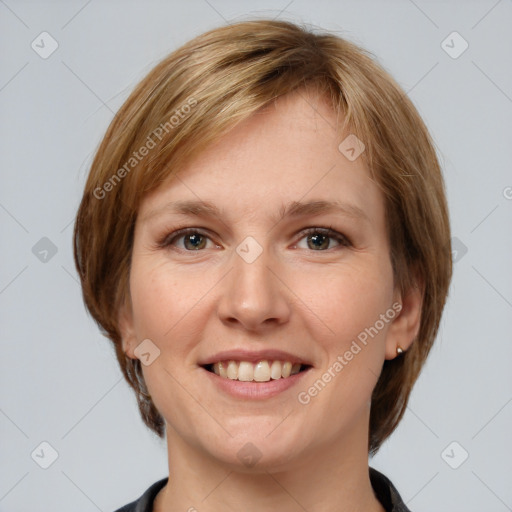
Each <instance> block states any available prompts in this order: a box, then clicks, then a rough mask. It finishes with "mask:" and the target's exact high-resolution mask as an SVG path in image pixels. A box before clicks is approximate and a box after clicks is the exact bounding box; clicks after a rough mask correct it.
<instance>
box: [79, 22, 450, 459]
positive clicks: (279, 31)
mask: <svg viewBox="0 0 512 512" xmlns="http://www.w3.org/2000/svg"><path fill="white" fill-rule="evenodd" d="M306 85H314V86H318V87H319V88H320V90H321V91H322V92H323V94H324V95H325V96H326V97H327V99H328V100H329V101H330V104H332V107H333V109H334V110H335V112H336V113H337V114H338V115H339V117H338V118H339V119H343V120H344V125H343V129H344V130H345V129H348V130H350V133H352V134H355V135H356V136H357V137H358V138H359V139H360V140H361V141H363V142H364V144H365V146H366V149H365V151H364V153H363V155H362V157H363V158H364V159H365V163H366V165H367V167H368V169H369V171H370V173H371V175H372V177H373V178H374V180H375V181H376V183H377V184H378V185H379V186H380V187H381V189H382V191H383V194H384V198H385V205H386V226H387V229H388V234H389V240H390V247H391V249H390V258H391V262H392V265H393V271H394V278H395V283H396V285H397V286H398V287H399V288H400V289H401V291H403V292H405V291H406V290H408V289H409V288H410V287H411V286H414V285H415V282H416V281H415V280H416V279H418V280H420V281H421V282H422V283H423V284H422V286H424V297H423V304H422V315H421V325H420V329H419V333H418V336H417V339H416V340H415V342H414V343H413V344H412V345H411V347H410V349H409V350H408V351H407V352H406V353H404V354H403V355H402V356H401V357H397V358H395V359H393V360H389V361H385V363H384V367H383V371H382V373H381V375H380V378H379V380H378V382H377V384H376V387H375V389H374V392H373V395H372V406H371V413H370V430H369V443H368V449H369V451H370V452H376V451H377V450H378V448H379V447H380V445H381V443H382V442H383V441H384V440H385V439H386V438H387V437H388V436H389V435H390V434H391V432H392V431H393V430H394V429H395V428H396V426H397V425H398V423H399V421H400V419H401V418H402V416H403V414H404V412H405V409H406V406H407V401H408V398H409V395H410V392H411V389H412V386H413V384H414V382H415V381H416V379H417V377H418V375H419V373H420V370H421V368H422V366H423V363H424V362H425V360H426V358H427V355H428V353H429V350H430V348H431V346H432V343H433V341H434V339H435V336H436V333H437V330H438V327H439V322H440V319H441V314H442V310H443V308H444V304H445V301H446V296H447V293H448V287H449V282H450V279H451V272H452V261H451V247H450V228H449V220H448V212H447V205H446V198H445V192H444V183H443V179H442V175H441V170H440V166H439V163H438V160H437V157H436V152H435V149H434V146H433V143H432V140H431V138H430V135H429V133H428V130H427V128H426V126H425V124H424V123H423V121H422V119H421V117H420V116H419V114H418V112H417V110H416V109H415V107H414V106H413V104H412V103H411V101H410V100H409V99H408V97H407V96H406V95H405V93H404V91H403V90H402V89H401V87H400V86H399V85H398V84H397V83H396V82H395V81H394V79H393V78H392V77H391V76H390V75H389V74H388V73H387V72H386V71H385V70H384V69H383V68H382V67H381V66H379V65H378V64H377V63H376V62H375V59H374V58H373V57H372V56H371V54H369V53H368V52H366V51H365V50H363V49H361V48H359V47H358V46H356V45H354V44H353V43H351V42H349V41H347V40H345V39H343V38H341V37H339V36H337V35H335V34H332V33H323V32H320V31H317V32H315V31H314V30H313V29H310V28H307V27H303V26H298V25H296V24H294V23H290V22H284V21H271V20H264V19H263V20H261V19H259V20H253V21H244V22H240V23H236V24H232V25H229V26H224V27H221V28H218V29H215V30H211V31H209V32H206V33H204V34H202V35H200V36H199V37H197V38H195V39H193V40H191V41H190V42H188V43H187V44H185V45H184V46H182V47H181V48H179V49H177V50H176V51H174V52H173V53H172V54H170V55H169V56H168V57H167V58H165V59H164V60H163V61H162V62H160V63H159V64H158V65H157V66H156V67H155V68H154V69H153V70H152V71H151V72H150V73H149V74H148V75H147V76H146V77H145V78H144V79H143V80H142V82H140V83H139V84H138V86H137V87H136V88H135V90H134V91H133V93H132V94H131V95H130V97H129V98H128V99H127V100H126V102H125V103H124V104H123V106H122V107H121V108H120V110H119V112H118V113H117V115H116V116H115V118H114V119H113V121H112V122H111V124H110V126H109V128H108V130H107V133H106V134H105V137H104V138H103V141H102V142H101V145H100V147H99V149H98V151H97V153H96V156H95V158H94V161H93V164H92V167H91V170H90V173H89V177H88V180H87V183H86V186H85V191H84V195H83V198H82V201H81V204H80V207H79V210H78V214H77V218H76V223H75V230H74V255H75V262H76V266H77V269H78V273H79V276H80V279H81V284H82V289H83V296H84V300H85V303H86V306H87V308H88V310H89V311H90V313H91V314H92V316H93V317H94V319H95V320H96V322H97V323H98V324H99V325H100V326H101V328H102V329H103V332H104V334H105V335H106V336H107V337H108V338H110V339H111V340H112V342H113V343H114V345H115V349H116V355H117V358H118V361H119V364H120V366H121V369H122V371H123V374H124V376H125V378H126V380H127V381H128V383H129V384H130V386H131V387H132V388H133V389H134V390H135V392H136V396H137V401H138V405H139V409H140V412H141V415H142V418H143V420H144V422H145V423H146V425H147V426H148V427H149V428H150V429H152V430H153V431H154V432H155V433H157V434H158V435H159V436H160V437H163V435H164V421H163V418H162V417H161V415H160V413H159V412H158V411H157V409H156V408H155V406H154V404H153V403H152V401H151V397H150V396H149V395H148V394H147V389H146V387H145V383H144V378H143V375H142V371H141V365H140V361H139V360H133V359H130V358H128V357H127V356H126V355H125V353H124V351H123V348H122V343H121V341H122V340H121V334H120V330H119V323H118V313H119V311H120V307H121V306H122V304H123V303H124V301H126V300H127V299H128V298H129V289H128V278H129V272H130V257H131V251H132V243H133V234H134V226H135V220H136V216H137V211H138V207H139V204H140V201H141V199H142V198H143V197H144V196H145V195H146V194H147V193H149V192H150V191H152V190H154V189H156V188H157V187H158V186H159V185H161V184H162V183H163V182H165V181H167V180H168V179H170V178H172V176H174V175H175V174H176V172H177V171H178V170H179V168H180V166H182V165H183V163H185V162H186V161H187V160H189V159H190V158H191V157H192V156H194V155H197V154H198V153H199V152H200V151H201V150H202V149H204V148H205V147H206V146H208V145H209V144H211V143H212V142H214V141H215V140H217V139H218V138H219V137H220V136H222V135H223V134H225V133H226V132H227V131H229V130H230V129H232V128H233V127H234V126H235V125H236V124H237V123H238V122H240V121H242V120H244V119H246V118H247V117H249V116H250V115H251V114H253V113H254V112H256V111H257V110H258V109H260V108H261V107H264V106H266V105H268V104H269V103H270V102H272V101H273V100H275V99H276V98H278V97H280V96H283V95H285V94H287V93H290V92H292V91H295V90H297V89H300V88H302V87H305V86H306ZM150 142H151V147H150ZM144 147H146V151H143V150H142V149H143V148H144ZM139 153H140V155H142V156H140V155H139Z"/></svg>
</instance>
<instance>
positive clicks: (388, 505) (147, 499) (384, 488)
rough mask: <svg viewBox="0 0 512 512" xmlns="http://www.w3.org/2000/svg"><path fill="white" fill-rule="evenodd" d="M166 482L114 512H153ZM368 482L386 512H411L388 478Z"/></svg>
mask: <svg viewBox="0 0 512 512" xmlns="http://www.w3.org/2000/svg"><path fill="white" fill-rule="evenodd" d="M168 480H169V478H162V480H159V481H158V482H155V483H154V484H153V485H152V486H151V487H149V489H147V491H146V492H145V493H144V494H143V495H142V496H141V497H140V498H139V499H138V500H136V501H134V502H132V503H129V504H128V505H125V506H124V507H122V508H120V509H118V510H116V512H153V502H154V501H155V498H156V495H157V494H158V493H159V492H160V490H161V489H162V488H163V487H164V485H165V484H166V483H167V481H168ZM370 482H371V484H372V487H373V491H374V492H375V496H376V497H377V499H378V500H379V501H380V502H381V504H382V506H383V507H384V508H385V509H386V512H411V511H410V510H409V509H408V508H407V507H406V506H405V504H404V502H403V500H402V498H401V497H400V494H398V491H397V490H396V488H395V486H394V485H393V484H392V483H391V480H389V478H387V477H386V476H384V475H383V474H382V473H379V472H378V471H377V470H376V469H373V468H370Z"/></svg>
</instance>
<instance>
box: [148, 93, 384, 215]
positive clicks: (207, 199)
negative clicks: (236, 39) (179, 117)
mask: <svg viewBox="0 0 512 512" xmlns="http://www.w3.org/2000/svg"><path fill="white" fill-rule="evenodd" d="M341 121H342V120H340V119H338V118H337V116H336V113H335V111H334V110H333V108H332V107H331V106H330V105H329V103H328V102H327V100H326V98H325V97H323V96H321V95H319V94H317V93H314V92H309V91H306V90H301V91H297V92H295V93H292V94H288V95H286V96H283V97H280V98H279V99H277V100H276V101H275V102H273V103H271V104H269V105H267V106H266V107H265V108H263V109H260V110H259V111H258V112H256V113H255V114H253V115H252V116H251V117H249V118H248V119H246V120H244V121H243V122H241V123H240V124H238V125H237V126H236V127H235V128H233V129H231V130H230V131H229V132H228V133H226V134H225V135H224V136H222V137H221V138H220V139H219V140H218V141H217V142H216V143H214V144H212V145H211V146H210V147H208V148H207V149H206V150H204V151H203V152H202V153H201V154H199V155H197V157H195V158H193V159H192V160H190V161H189V162H188V163H187V164H186V165H184V166H183V167H182V168H181V169H180V170H179V171H178V172H177V173H176V174H175V175H174V176H172V177H170V179H169V181H168V182H166V183H164V184H163V185H161V186H160V187H159V188H158V189H157V190H156V191H154V192H152V193H151V194H150V195H148V196H147V197H146V198H144V200H143V201H142V204H141V208H140V211H139V216H140V217H142V218H146V217H148V216H151V215H152V214H153V213H154V212H157V211H158V210H159V209H162V208H164V209H165V208H166V205H169V203H172V202H175V201H189V202H191V201H194V202H196V203H197V202H204V203H209V204H210V205H213V206H218V208H217V210H219V211H220V210H223V211H233V212H235V214H236V215H238V216H240V215H243V216H245V215H255V214H256V213H258V214H259V215H264V214H266V213H268V214H269V215H270V214H276V213H278V210H279V212H280V213H281V214H282V212H283V209H286V208H287V205H288V206H289V205H290V204H291V203H298V202H311V201H324V202H326V201H329V202H337V203H343V204H344V205H346V206H347V207H348V209H352V211H353V212H355V211H357V210H359V211H360V212H362V213H363V214H364V215H366V216H368V217H372V216H379V215H382V214H383V198H382V197H381V193H380V191H379V189H378V187H377V186H376V184H375V183H374V182H373V181H372V179H371V178H370V174H369V172H368V169H367V168H366V166H365V164H364V162H363V159H362V158H356V159H355V160H350V159H348V158H347V156H346V153H343V152H342V151H340V149H339V145H340V143H342V142H343V140H344V139H345V138H346V137H347V136H348V135H350V134H348V133H342V131H341V129H340V126H341ZM214 210H215V208H214V209H213V210H212V213H215V212H214Z"/></svg>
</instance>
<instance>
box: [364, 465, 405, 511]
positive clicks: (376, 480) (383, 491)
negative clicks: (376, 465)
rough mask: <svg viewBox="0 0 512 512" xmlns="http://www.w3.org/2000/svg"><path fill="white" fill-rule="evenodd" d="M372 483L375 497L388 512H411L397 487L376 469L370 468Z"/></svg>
mask: <svg viewBox="0 0 512 512" xmlns="http://www.w3.org/2000/svg"><path fill="white" fill-rule="evenodd" d="M370 481H371V483H372V487H373V491H374V492H375V496H376V497H377V499H378V500H379V501H380V502H381V503H382V506H383V507H384V508H385V509H386V512H411V511H410V510H409V509H408V508H407V507H406V506H405V503H404V501H403V500H402V498H401V496H400V494H399V493H398V491H397V489H396V487H395V486H394V485H393V483H392V482H391V480H390V479H389V478H388V477H387V476H385V475H383V474H382V473H380V472H379V471H377V470H376V469H373V468H370Z"/></svg>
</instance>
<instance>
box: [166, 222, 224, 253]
mask: <svg viewBox="0 0 512 512" xmlns="http://www.w3.org/2000/svg"><path fill="white" fill-rule="evenodd" d="M208 241H210V242H211V240H210V238H209V237H208V235H206V234H205V233H203V232H202V231H200V230H198V229H195V228H186V229H180V230H178V231H175V232H174V233H172V234H170V235H168V236H166V237H165V238H164V239H163V240H162V241H160V242H159V244H158V245H159V246H160V247H168V246H171V245H172V246H177V247H178V249H181V250H185V251H199V250H201V249H207V248H208V247H207V244H208ZM211 243H213V242H211ZM214 245H215V244H214ZM215 247H218V246H217V245H215Z"/></svg>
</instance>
